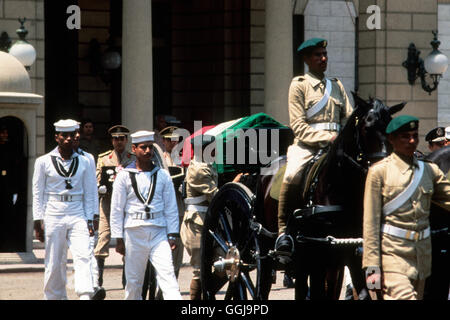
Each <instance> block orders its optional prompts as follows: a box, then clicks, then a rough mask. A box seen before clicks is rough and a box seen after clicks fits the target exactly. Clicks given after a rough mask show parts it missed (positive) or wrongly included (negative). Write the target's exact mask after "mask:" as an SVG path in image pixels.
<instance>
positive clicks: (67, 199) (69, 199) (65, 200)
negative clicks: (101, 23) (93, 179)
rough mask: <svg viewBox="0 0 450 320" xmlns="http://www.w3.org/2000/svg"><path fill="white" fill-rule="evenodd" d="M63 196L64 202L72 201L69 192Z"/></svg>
mask: <svg viewBox="0 0 450 320" xmlns="http://www.w3.org/2000/svg"><path fill="white" fill-rule="evenodd" d="M61 198H62V199H61V200H62V201H64V202H69V201H72V196H71V195H68V194H65V195H62V196H61Z"/></svg>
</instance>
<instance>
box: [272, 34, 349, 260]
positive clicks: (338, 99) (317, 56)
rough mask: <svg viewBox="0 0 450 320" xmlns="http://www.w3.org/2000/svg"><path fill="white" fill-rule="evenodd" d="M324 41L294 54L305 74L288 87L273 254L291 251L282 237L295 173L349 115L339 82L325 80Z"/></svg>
mask: <svg viewBox="0 0 450 320" xmlns="http://www.w3.org/2000/svg"><path fill="white" fill-rule="evenodd" d="M326 46H327V41H326V40H325V39H320V38H312V39H309V40H307V41H305V42H303V43H302V44H301V45H300V47H299V48H298V49H297V51H298V52H299V53H300V54H301V55H302V56H303V58H304V61H305V63H306V64H307V65H308V69H309V72H307V73H306V74H305V75H303V76H298V77H295V78H294V79H293V80H292V82H291V85H290V88H289V121H290V126H291V128H292V130H293V131H294V135H295V139H294V143H293V144H292V145H291V146H290V147H289V148H288V152H287V167H286V172H285V174H284V178H283V183H282V186H281V190H280V197H279V205H278V233H279V234H280V238H279V239H278V241H277V251H279V252H282V251H286V252H289V251H291V248H292V242H291V241H290V240H289V239H287V237H286V236H285V235H284V232H285V230H286V222H287V218H288V216H289V215H290V214H292V211H293V208H292V206H293V203H292V202H293V201H295V199H296V196H297V195H298V194H299V193H300V190H299V189H300V188H299V187H300V181H299V177H300V175H299V174H298V173H299V172H300V171H301V169H302V168H303V166H304V165H305V164H306V163H307V162H308V161H309V160H311V159H312V157H313V156H314V154H316V153H317V151H319V149H320V148H324V147H326V146H328V145H329V144H330V143H331V142H332V141H334V139H335V138H336V136H337V134H338V132H339V130H340V129H341V128H342V127H343V126H344V125H345V123H346V121H347V119H348V117H349V116H350V115H351V113H352V112H353V108H352V106H351V104H350V101H349V99H348V96H347V94H346V92H345V89H344V86H343V85H342V83H341V82H340V81H339V80H338V79H336V78H332V79H328V78H326V77H325V74H324V73H325V71H326V69H327V61H328V56H327V50H326Z"/></svg>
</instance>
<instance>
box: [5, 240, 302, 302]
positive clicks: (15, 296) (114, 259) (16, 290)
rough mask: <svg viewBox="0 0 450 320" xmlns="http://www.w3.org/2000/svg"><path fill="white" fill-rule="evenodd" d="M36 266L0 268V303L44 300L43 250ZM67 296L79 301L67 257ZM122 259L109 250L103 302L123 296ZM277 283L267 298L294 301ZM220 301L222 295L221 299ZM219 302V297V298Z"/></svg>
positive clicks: (186, 271) (187, 273) (184, 288)
mask: <svg viewBox="0 0 450 320" xmlns="http://www.w3.org/2000/svg"><path fill="white" fill-rule="evenodd" d="M34 254H35V256H36V257H37V260H38V261H37V263H35V264H33V265H0V300H41V299H42V298H43V293H42V290H43V280H44V272H43V268H44V265H43V256H44V250H42V249H35V250H34ZM68 259H69V260H68V269H69V272H68V285H67V295H68V298H69V299H70V300H72V299H78V298H77V296H76V294H75V292H74V290H73V273H72V272H71V267H72V260H71V255H70V253H69V255H68ZM188 259H189V257H188V255H187V253H186V252H185V255H184V259H183V262H184V263H183V266H182V268H181V270H180V275H179V279H178V282H179V285H180V290H181V294H182V297H183V299H185V300H189V284H190V281H191V275H192V268H191V267H190V266H189V263H188V261H189V260H188ZM121 265H122V261H121V256H120V255H119V254H117V253H116V252H115V251H114V248H111V249H110V257H109V258H108V259H106V269H105V273H104V283H103V287H104V288H105V289H106V300H121V299H123V297H124V290H123V288H122V270H121V269H120V266H121ZM276 280H277V281H276V284H274V285H273V287H272V290H271V293H270V299H271V300H272V299H273V300H293V299H294V292H293V291H294V290H293V289H288V288H284V287H283V273H281V272H278V273H277V279H276ZM221 297H222V298H223V295H222V296H221ZM219 299H220V297H219Z"/></svg>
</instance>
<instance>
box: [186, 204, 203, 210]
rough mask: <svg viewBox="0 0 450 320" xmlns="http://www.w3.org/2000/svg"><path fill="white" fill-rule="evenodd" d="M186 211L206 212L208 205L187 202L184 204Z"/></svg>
mask: <svg viewBox="0 0 450 320" xmlns="http://www.w3.org/2000/svg"><path fill="white" fill-rule="evenodd" d="M186 211H197V212H206V211H208V206H198V205H195V204H188V205H187V206H186Z"/></svg>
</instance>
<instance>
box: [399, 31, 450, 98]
mask: <svg viewBox="0 0 450 320" xmlns="http://www.w3.org/2000/svg"><path fill="white" fill-rule="evenodd" d="M432 32H433V35H434V38H433V41H431V42H430V44H431V46H432V47H433V51H431V53H430V54H429V55H428V56H427V57H426V58H425V61H424V60H422V58H420V57H419V55H420V51H419V50H417V49H416V46H415V45H414V43H411V44H410V45H409V47H408V58H407V60H406V61H404V62H403V64H402V65H403V66H404V67H405V68H406V69H407V70H408V82H409V84H411V85H414V82H415V81H416V79H417V78H420V82H421V84H422V89H423V90H425V91H426V92H428V94H430V95H431V92H433V91H434V90H436V89H437V87H438V85H439V80H440V78H441V77H442V74H443V73H444V72H445V71H446V70H447V67H448V59H447V57H446V56H445V54H443V53H442V52H440V51H439V50H438V48H439V45H440V44H441V42H440V41H439V40H438V39H437V34H438V32H437V31H432ZM427 74H428V75H429V77H430V78H431V80H432V82H433V83H432V85H430V84H428V83H427V80H426V75H427Z"/></svg>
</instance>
